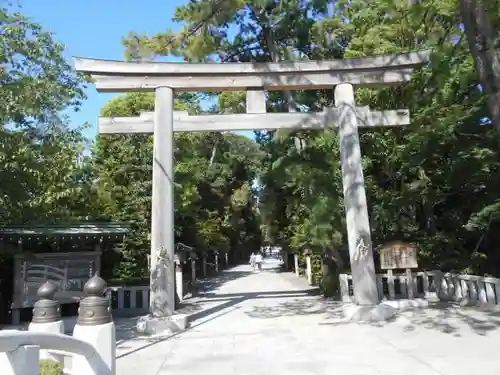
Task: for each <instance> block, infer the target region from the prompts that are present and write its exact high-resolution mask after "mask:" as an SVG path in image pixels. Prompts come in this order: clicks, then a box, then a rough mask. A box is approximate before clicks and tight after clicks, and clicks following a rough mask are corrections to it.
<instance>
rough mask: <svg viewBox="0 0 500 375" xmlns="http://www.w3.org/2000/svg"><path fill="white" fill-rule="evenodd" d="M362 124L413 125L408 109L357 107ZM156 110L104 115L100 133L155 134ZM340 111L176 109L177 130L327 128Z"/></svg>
mask: <svg viewBox="0 0 500 375" xmlns="http://www.w3.org/2000/svg"><path fill="white" fill-rule="evenodd" d="M356 113H357V117H358V121H359V126H360V127H378V126H402V125H409V124H410V113H409V111H408V110H406V109H403V110H396V111H371V110H370V109H369V108H368V107H358V108H356ZM153 118H154V112H143V113H141V115H140V116H139V117H100V118H99V133H100V134H125V133H128V134H130V133H153V127H154V124H153ZM338 122H339V113H338V109H336V108H327V109H325V110H324V111H323V112H314V113H300V112H290V113H258V114H254V113H243V114H230V115H201V116H190V115H188V113H187V112H174V131H175V132H226V131H249V130H275V129H327V128H332V127H337V124H338Z"/></svg>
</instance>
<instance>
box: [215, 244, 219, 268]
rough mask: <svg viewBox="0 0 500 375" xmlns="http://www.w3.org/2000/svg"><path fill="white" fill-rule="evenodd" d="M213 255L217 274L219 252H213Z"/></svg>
mask: <svg viewBox="0 0 500 375" xmlns="http://www.w3.org/2000/svg"><path fill="white" fill-rule="evenodd" d="M214 254H215V256H214V261H215V272H216V273H218V272H219V251H218V250H215V251H214Z"/></svg>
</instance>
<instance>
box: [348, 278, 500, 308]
mask: <svg viewBox="0 0 500 375" xmlns="http://www.w3.org/2000/svg"><path fill="white" fill-rule="evenodd" d="M339 278H340V291H341V296H342V300H343V301H344V302H350V301H352V296H353V291H352V277H351V275H348V274H341V275H340V276H339ZM376 278H377V286H378V292H379V297H380V299H381V300H384V299H386V300H395V299H404V298H409V293H408V291H409V288H408V284H409V283H408V277H407V275H406V274H393V276H392V277H389V276H388V275H386V274H377V275H376ZM412 279H413V280H411V282H410V285H412V289H413V296H415V297H419V298H433V297H434V298H436V299H439V300H440V301H454V302H459V303H461V304H463V305H473V306H480V307H494V308H500V279H497V278H494V277H481V276H475V275H461V274H453V273H443V272H441V271H421V272H412ZM410 294H411V293H410Z"/></svg>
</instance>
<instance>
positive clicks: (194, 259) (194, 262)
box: [106, 245, 228, 317]
mask: <svg viewBox="0 0 500 375" xmlns="http://www.w3.org/2000/svg"><path fill="white" fill-rule="evenodd" d="M183 246H184V247H179V248H178V251H177V253H176V255H177V257H176V265H177V268H176V283H177V285H176V290H177V297H178V299H179V301H182V300H183V299H184V298H185V297H186V296H187V295H188V294H191V295H195V294H196V284H197V283H198V281H199V279H202V278H204V277H208V276H210V275H213V274H215V273H217V272H219V271H220V270H222V269H225V268H227V267H228V263H227V257H225V256H224V255H225V254H223V253H219V251H217V250H208V251H200V250H197V249H194V248H191V247H188V246H185V245H183ZM106 294H107V296H108V298H109V299H110V300H111V308H112V310H113V314H115V316H120V317H125V316H139V315H144V314H147V312H148V309H149V296H150V293H149V285H142V286H112V287H109V288H108V291H107V293H106Z"/></svg>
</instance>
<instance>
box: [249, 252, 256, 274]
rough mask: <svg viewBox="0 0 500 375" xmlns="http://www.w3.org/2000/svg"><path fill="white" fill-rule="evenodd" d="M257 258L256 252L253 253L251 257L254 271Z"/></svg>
mask: <svg viewBox="0 0 500 375" xmlns="http://www.w3.org/2000/svg"><path fill="white" fill-rule="evenodd" d="M255 258H256V255H255V252H253V253H252V254H251V255H250V266H251V267H252V269H253V270H255Z"/></svg>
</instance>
